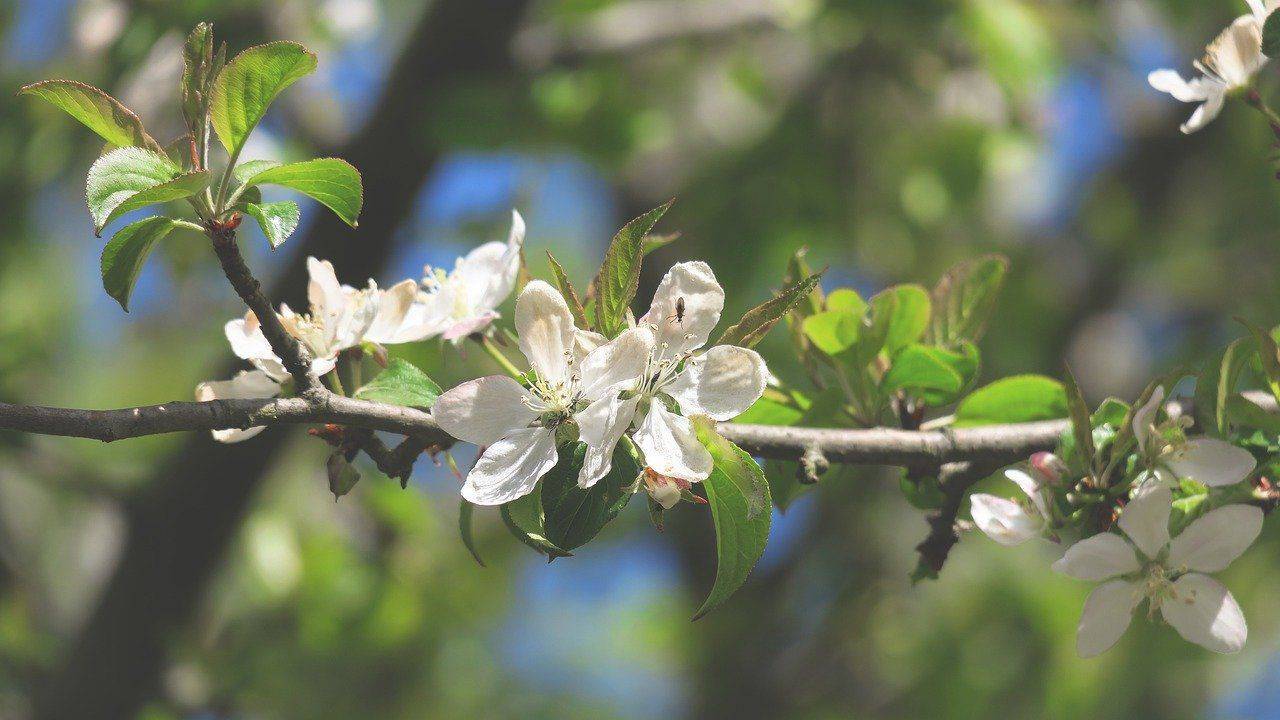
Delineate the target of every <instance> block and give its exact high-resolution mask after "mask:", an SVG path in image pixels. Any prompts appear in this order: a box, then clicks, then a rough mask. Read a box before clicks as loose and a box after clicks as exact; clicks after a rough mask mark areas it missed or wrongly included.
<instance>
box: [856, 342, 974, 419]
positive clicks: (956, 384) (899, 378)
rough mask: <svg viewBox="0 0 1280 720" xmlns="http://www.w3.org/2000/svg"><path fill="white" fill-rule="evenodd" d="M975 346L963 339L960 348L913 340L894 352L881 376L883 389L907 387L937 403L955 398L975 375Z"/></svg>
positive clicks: (893, 389) (933, 404)
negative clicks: (947, 348)
mask: <svg viewBox="0 0 1280 720" xmlns="http://www.w3.org/2000/svg"><path fill="white" fill-rule="evenodd" d="M977 371H978V356H977V349H976V348H974V347H973V345H972V344H968V343H966V344H965V345H962V346H961V348H960V352H953V351H951V350H945V349H943V348H940V347H934V346H932V345H921V344H918V343H914V344H911V345H908V346H906V347H904V348H902V349H901V350H899V351H898V352H897V353H896V354H895V355H894V356H893V364H892V365H890V366H889V370H888V371H887V372H886V373H885V374H884V377H883V378H881V380H880V389H881V391H882V392H886V393H890V392H893V391H895V390H907V391H910V392H912V393H915V394H918V395H919V396H920V397H921V399H923V400H924V401H925V404H927V405H930V406H933V407H937V406H941V405H947V404H950V403H952V402H954V401H955V400H956V398H957V397H958V396H959V395H960V393H961V392H963V391H964V389H965V388H966V387H968V385H969V383H970V382H972V381H973V378H974V377H975V376H976V375H977Z"/></svg>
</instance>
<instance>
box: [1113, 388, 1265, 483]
mask: <svg viewBox="0 0 1280 720" xmlns="http://www.w3.org/2000/svg"><path fill="white" fill-rule="evenodd" d="M1164 397H1165V395H1164V388H1163V387H1162V386H1156V388H1155V390H1153V391H1152V393H1151V398H1150V399H1149V400H1148V401H1147V402H1146V404H1144V405H1143V406H1142V407H1140V408H1138V409H1137V410H1135V411H1134V413H1133V436H1134V438H1135V439H1136V440H1137V442H1138V452H1139V453H1140V454H1141V456H1142V457H1143V458H1144V459H1145V460H1146V463H1147V467H1148V470H1149V472H1148V473H1147V474H1146V475H1145V478H1146V479H1154V480H1155V481H1156V482H1160V483H1166V484H1167V483H1171V482H1173V481H1175V480H1184V479H1185V480H1194V481H1196V482H1198V483H1201V484H1203V485H1207V486H1209V487H1222V486H1225V485H1234V484H1236V483H1238V482H1240V481H1242V480H1244V479H1245V478H1247V477H1249V474H1250V473H1252V472H1253V469H1254V468H1255V467H1256V466H1257V461H1256V460H1254V457H1253V455H1252V454H1250V453H1249V451H1248V450H1245V449H1243V448H1239V447H1236V446H1235V445H1232V444H1231V443H1228V442H1225V441H1223V440H1218V439H1216V438H1209V437H1198V438H1193V439H1187V438H1186V434H1185V428H1184V425H1185V423H1184V422H1183V421H1182V420H1181V419H1180V418H1170V419H1167V420H1165V421H1163V422H1157V415H1158V413H1159V411H1160V409H1161V408H1162V407H1163V404H1164Z"/></svg>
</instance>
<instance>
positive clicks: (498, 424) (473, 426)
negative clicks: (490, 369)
mask: <svg viewBox="0 0 1280 720" xmlns="http://www.w3.org/2000/svg"><path fill="white" fill-rule="evenodd" d="M524 396H525V389H524V388H523V387H522V386H521V385H520V383H518V382H516V381H515V380H512V379H511V378H509V377H507V376H506V375H489V376H487V377H482V378H476V379H475V380H469V381H467V382H464V383H462V384H461V385H458V386H457V387H454V388H451V389H449V390H448V391H447V392H445V393H443V394H442V395H441V396H440V397H439V398H438V399H437V400H436V404H435V405H434V406H433V407H432V408H431V416H432V417H434V418H435V420H436V422H437V423H439V424H440V427H441V429H443V430H444V431H445V432H447V433H449V434H450V435H452V436H454V437H456V438H458V439H459V440H463V441H465V442H469V443H473V444H476V445H489V444H491V443H494V442H496V441H497V440H498V439H499V438H501V437H503V436H505V435H507V434H509V433H511V432H513V431H515V430H520V429H524V428H526V427H527V426H528V425H529V423H531V422H533V420H534V419H535V418H537V417H538V413H537V412H535V411H534V410H533V409H531V408H530V407H529V406H527V405H525V404H524V403H523V402H521V400H522V399H523V398H524Z"/></svg>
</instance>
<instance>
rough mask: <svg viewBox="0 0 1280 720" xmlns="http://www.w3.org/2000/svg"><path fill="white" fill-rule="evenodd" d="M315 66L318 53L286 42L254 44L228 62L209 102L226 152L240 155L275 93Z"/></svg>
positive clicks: (273, 98)
mask: <svg viewBox="0 0 1280 720" xmlns="http://www.w3.org/2000/svg"><path fill="white" fill-rule="evenodd" d="M315 69H316V56H315V54H314V53H312V52H310V51H309V50H307V49H306V48H305V47H303V46H302V45H299V44H298V43H295V42H287V41H278V42H271V43H267V44H265V45H258V46H257V47H251V48H249V49H247V50H245V51H244V52H242V53H240V54H239V55H237V56H236V57H235V58H234V59H232V60H231V62H229V63H227V65H226V67H224V68H223V69H222V72H220V73H219V74H218V77H217V79H216V80H214V82H213V92H212V97H211V98H210V102H209V118H210V120H211V121H212V122H213V129H214V130H215V131H217V133H218V138H219V139H220V140H221V141H222V145H223V147H225V148H226V149H227V152H228V153H229V154H231V155H232V156H235V155H238V154H239V152H240V148H242V147H243V146H244V142H245V140H247V139H248V138H249V133H251V132H253V129H254V128H255V127H257V125H258V122H259V121H260V120H262V116H263V115H265V114H266V112H267V108H268V107H269V106H270V105H271V102H272V101H273V100H275V99H276V96H277V95H279V94H280V92H281V91H282V90H284V89H285V88H287V87H289V86H290V85H292V84H293V83H295V82H297V81H298V80H299V79H301V78H303V77H305V76H307V75H309V74H311V73H312V72H313V71H314V70H315Z"/></svg>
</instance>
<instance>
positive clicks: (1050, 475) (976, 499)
mask: <svg viewBox="0 0 1280 720" xmlns="http://www.w3.org/2000/svg"><path fill="white" fill-rule="evenodd" d="M1045 456H1047V457H1045ZM1028 465H1029V467H1030V472H1028V471H1027V470H1023V469H1022V468H1009V469H1007V470H1005V471H1004V476H1005V477H1007V478H1009V480H1011V481H1013V483H1014V484H1015V485H1017V486H1018V488H1019V489H1021V490H1022V492H1023V494H1024V495H1025V496H1026V499H1025V500H1020V501H1015V500H1010V499H1008V498H1003V497H998V496H996V495H988V494H986V493H974V494H973V495H970V496H969V502H970V514H971V515H972V516H973V522H974V524H976V525H977V526H978V529H979V530H981V531H982V532H983V533H985V534H986V536H987V537H989V538H991V539H992V540H995V541H996V542H998V543H1000V544H1001V545H1009V546H1012V545H1021V544H1022V543H1024V542H1026V541H1028V540H1030V539H1031V538H1033V537H1038V536H1040V535H1042V534H1043V533H1044V530H1045V527H1046V525H1047V524H1048V522H1049V518H1050V517H1051V514H1050V512H1049V503H1051V502H1053V491H1052V488H1051V487H1050V485H1052V484H1053V483H1054V482H1056V481H1057V480H1058V479H1059V477H1060V473H1059V472H1058V468H1059V467H1061V465H1062V461H1061V460H1059V459H1058V458H1057V457H1056V456H1054V455H1053V454H1052V453H1036V455H1035V457H1033V458H1032V460H1031V462H1029V463H1028Z"/></svg>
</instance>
